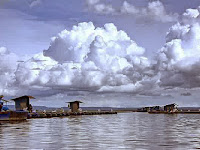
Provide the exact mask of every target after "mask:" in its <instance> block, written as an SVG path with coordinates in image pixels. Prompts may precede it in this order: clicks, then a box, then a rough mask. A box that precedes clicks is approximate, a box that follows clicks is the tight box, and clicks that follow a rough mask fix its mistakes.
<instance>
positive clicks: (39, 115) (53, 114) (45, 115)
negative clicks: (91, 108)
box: [28, 111, 117, 119]
mask: <svg viewBox="0 0 200 150" xmlns="http://www.w3.org/2000/svg"><path fill="white" fill-rule="evenodd" d="M104 114H117V112H111V111H102V112H64V113H56V112H46V113H43V112H38V113H29V114H28V119H31V118H52V117H65V116H81V115H104Z"/></svg>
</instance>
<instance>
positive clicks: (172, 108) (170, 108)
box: [164, 103, 177, 112]
mask: <svg viewBox="0 0 200 150" xmlns="http://www.w3.org/2000/svg"><path fill="white" fill-rule="evenodd" d="M164 111H166V112H176V111H177V104H175V103H173V104H169V105H165V106H164Z"/></svg>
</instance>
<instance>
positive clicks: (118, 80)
mask: <svg viewBox="0 0 200 150" xmlns="http://www.w3.org/2000/svg"><path fill="white" fill-rule="evenodd" d="M199 35H200V25H199V9H188V10H186V12H185V13H184V14H183V15H182V16H180V18H179V22H178V23H176V24H175V25H173V26H172V27H171V28H170V29H169V31H168V33H167V35H166V43H165V45H164V46H163V47H162V48H161V49H160V50H159V52H158V54H157V55H156V58H155V59H154V60H149V59H148V58H147V57H145V56H144V52H145V49H144V48H143V47H140V46H138V45H137V44H136V42H134V41H133V40H131V39H130V37H129V36H128V35H127V34H126V33H125V32H124V31H122V30H118V29H117V27H116V26H115V25H114V24H112V23H109V24H105V25H104V27H95V26H94V24H93V23H92V22H88V23H86V22H83V23H79V24H78V25H77V26H73V28H72V29H71V30H63V31H61V32H60V33H59V34H58V35H57V36H56V37H53V38H52V39H51V43H50V46H49V48H48V49H47V50H44V51H43V53H39V54H36V55H34V56H33V57H32V58H31V59H29V60H27V61H24V62H18V63H16V62H17V60H19V58H18V57H17V55H15V54H13V53H11V52H9V51H8V50H7V49H6V48H5V47H1V48H0V55H1V57H0V61H1V66H0V70H1V73H0V76H1V79H2V80H1V81H0V82H1V84H0V85H1V86H0V92H1V93H2V94H8V95H13V94H15V93H17V92H19V90H21V92H22V91H23V92H27V91H29V90H30V91H49V93H50V92H51V91H54V92H53V93H54V94H59V93H62V92H66V91H79V92H80V91H83V92H92V93H112V92H123V93H132V94H139V95H145V96H147V95H152V96H155V95H156V96H157V95H162V92H161V91H163V90H164V89H166V88H172V89H173V88H186V89H190V88H195V87H197V88H199V86H200V71H199V70H200V44H199V43H200V36H199ZM17 89H18V90H17ZM75 94H76V93H75ZM81 94H82V93H81Z"/></svg>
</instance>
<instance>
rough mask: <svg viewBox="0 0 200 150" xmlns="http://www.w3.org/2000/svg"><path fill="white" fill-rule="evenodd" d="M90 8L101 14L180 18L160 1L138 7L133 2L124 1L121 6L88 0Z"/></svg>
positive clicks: (171, 19)
mask: <svg viewBox="0 0 200 150" xmlns="http://www.w3.org/2000/svg"><path fill="white" fill-rule="evenodd" d="M87 5H88V9H89V10H91V11H94V12H97V13H99V14H113V15H120V14H128V15H131V16H133V17H134V18H136V19H143V20H151V21H159V22H174V21H177V19H178V14H172V13H168V12H167V11H166V9H165V7H164V5H163V3H162V2H160V1H152V2H149V3H148V5H147V7H143V8H140V7H136V6H134V5H132V4H131V3H129V2H127V1H124V2H123V4H122V6H121V7H120V8H116V7H114V6H113V5H111V4H107V3H103V2H102V1H101V0H87Z"/></svg>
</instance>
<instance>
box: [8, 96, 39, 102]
mask: <svg viewBox="0 0 200 150" xmlns="http://www.w3.org/2000/svg"><path fill="white" fill-rule="evenodd" d="M24 97H28V98H29V99H35V97H33V96H28V95H24V96H21V97H17V98H13V99H11V100H13V101H16V100H19V99H21V98H24Z"/></svg>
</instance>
